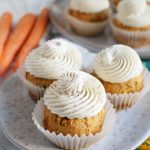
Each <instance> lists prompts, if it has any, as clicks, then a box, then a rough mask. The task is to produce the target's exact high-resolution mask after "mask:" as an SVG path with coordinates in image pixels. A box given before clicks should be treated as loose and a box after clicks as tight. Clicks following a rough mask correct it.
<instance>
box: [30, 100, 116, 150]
mask: <svg viewBox="0 0 150 150" xmlns="http://www.w3.org/2000/svg"><path fill="white" fill-rule="evenodd" d="M44 109H45V106H44V103H43V100H42V99H41V100H40V101H38V103H37V104H36V106H35V108H34V111H33V113H32V120H33V122H34V124H35V125H36V127H37V128H38V129H39V130H40V131H41V132H42V133H43V134H44V135H45V136H46V137H47V138H48V139H49V140H50V141H51V142H52V143H54V144H56V145H57V146H58V147H61V148H64V149H70V150H79V149H83V148H86V147H89V146H91V145H92V144H95V143H96V142H98V141H99V140H101V139H102V138H103V137H104V136H105V135H107V134H108V133H110V132H111V130H112V128H113V126H114V123H115V118H116V112H115V109H114V108H113V105H112V104H111V103H110V102H109V101H107V102H106V104H105V106H104V109H105V110H106V116H105V120H104V123H103V127H102V131H101V132H99V133H97V134H96V135H92V134H90V135H89V136H86V135H82V136H81V137H79V136H78V135H75V136H73V137H72V136H71V135H70V134H68V135H66V136H64V135H63V134H62V133H61V134H58V135H57V134H56V133H55V132H52V133H50V132H49V131H48V130H45V129H44V126H43V119H44Z"/></svg>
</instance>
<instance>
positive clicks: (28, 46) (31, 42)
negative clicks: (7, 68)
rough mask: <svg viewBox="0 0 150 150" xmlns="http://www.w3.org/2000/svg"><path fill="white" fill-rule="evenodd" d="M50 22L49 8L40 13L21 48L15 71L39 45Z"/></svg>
mask: <svg viewBox="0 0 150 150" xmlns="http://www.w3.org/2000/svg"><path fill="white" fill-rule="evenodd" d="M48 22H49V12H48V9H47V8H44V9H43V10H42V11H41V13H40V15H39V17H38V19H37V21H36V23H35V26H34V27H33V30H32V32H31V34H30V36H29V38H28V39H27V41H26V42H25V44H24V45H23V47H22V48H21V50H20V52H19V55H18V56H17V59H16V64H15V66H14V68H13V69H14V71H16V70H17V69H18V67H19V66H20V65H21V64H22V63H23V61H24V59H25V58H26V56H27V55H28V53H29V52H30V51H31V50H32V49H33V48H35V47H36V46H37V45H38V43H39V41H40V39H41V37H42V36H43V34H44V32H45V30H46V27H47V26H48Z"/></svg>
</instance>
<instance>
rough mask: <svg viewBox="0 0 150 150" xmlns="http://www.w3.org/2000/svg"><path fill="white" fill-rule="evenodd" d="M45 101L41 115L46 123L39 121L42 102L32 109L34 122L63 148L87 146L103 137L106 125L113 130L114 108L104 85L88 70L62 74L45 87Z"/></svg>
mask: <svg viewBox="0 0 150 150" xmlns="http://www.w3.org/2000/svg"><path fill="white" fill-rule="evenodd" d="M43 101H44V107H43V106H42V107H43V109H42V111H43V113H42V115H40V116H43V125H42V124H41V125H40V126H41V127H39V125H37V122H38V120H37V119H38V114H40V113H39V112H41V110H39V109H38V107H39V108H41V107H40V104H37V106H36V108H35V110H34V113H33V120H34V123H35V124H36V125H37V127H38V128H39V129H40V130H41V131H42V132H43V133H44V134H45V135H46V136H47V137H48V138H49V139H50V140H52V142H54V141H55V142H54V143H55V144H57V145H58V146H59V147H61V148H65V149H73V150H74V149H82V148H85V147H88V146H90V145H91V144H93V143H95V142H97V140H99V139H100V138H102V136H103V134H105V132H104V129H106V128H107V129H106V130H108V131H107V133H108V132H110V125H108V124H109V123H112V124H113V122H114V114H115V111H114V109H113V108H112V105H111V104H110V103H109V101H107V99H106V92H105V90H104V87H103V85H102V84H101V83H100V82H99V81H98V80H97V79H96V78H95V77H93V76H91V75H90V74H87V73H85V72H81V71H76V72H68V73H66V74H64V75H62V76H61V77H60V78H59V79H58V80H57V81H55V82H53V84H51V85H50V86H49V88H48V89H47V90H46V92H45V94H44V97H43ZM106 103H107V104H108V105H107V107H106V106H105V104H106ZM38 105H39V106H38ZM110 118H111V120H109V119H110ZM112 118H113V119H112ZM109 121H110V122H109ZM108 122H109V123H108ZM112 124H111V126H112ZM108 126H109V127H108ZM105 127H106V128H105ZM111 128H112V127H111ZM43 130H45V131H43ZM46 132H48V133H46ZM53 134H54V135H55V136H53ZM100 134H101V136H99V135H100ZM60 136H61V138H60ZM89 137H90V138H91V139H90V140H89ZM74 138H76V140H74ZM59 139H60V140H61V142H62V143H61V144H59V142H58V141H59ZM83 139H84V140H83ZM83 143H84V144H83Z"/></svg>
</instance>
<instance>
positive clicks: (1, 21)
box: [0, 12, 12, 60]
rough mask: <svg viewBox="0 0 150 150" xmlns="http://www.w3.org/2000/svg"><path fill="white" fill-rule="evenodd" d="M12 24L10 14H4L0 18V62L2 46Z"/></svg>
mask: <svg viewBox="0 0 150 150" xmlns="http://www.w3.org/2000/svg"><path fill="white" fill-rule="evenodd" d="M11 24H12V14H11V13H10V12H5V13H4V14H2V16H1V18H0V60H1V58H2V53H3V48H4V44H5V42H6V40H7V38H8V35H9V32H10V29H11Z"/></svg>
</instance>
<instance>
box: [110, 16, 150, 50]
mask: <svg viewBox="0 0 150 150" xmlns="http://www.w3.org/2000/svg"><path fill="white" fill-rule="evenodd" d="M113 18H114V17H113V16H112V19H110V26H111V29H112V32H113V35H114V37H115V39H116V40H117V41H118V42H120V43H122V44H125V45H128V46H131V47H134V48H140V47H142V46H146V45H148V44H150V31H127V30H123V29H120V28H118V27H116V26H115V25H114V23H113Z"/></svg>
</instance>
